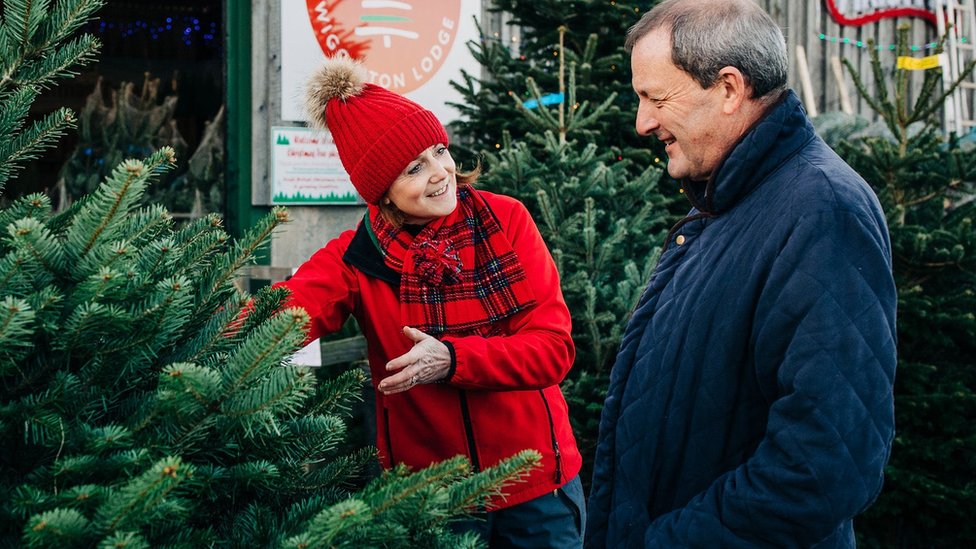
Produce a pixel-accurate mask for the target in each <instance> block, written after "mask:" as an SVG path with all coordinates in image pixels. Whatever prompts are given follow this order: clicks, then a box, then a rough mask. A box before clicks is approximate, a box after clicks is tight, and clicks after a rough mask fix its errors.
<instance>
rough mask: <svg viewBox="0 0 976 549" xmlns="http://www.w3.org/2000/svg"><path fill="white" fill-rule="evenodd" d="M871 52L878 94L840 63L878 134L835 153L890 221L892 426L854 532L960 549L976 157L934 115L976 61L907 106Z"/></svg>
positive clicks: (974, 450) (969, 430) (975, 337)
mask: <svg viewBox="0 0 976 549" xmlns="http://www.w3.org/2000/svg"><path fill="white" fill-rule="evenodd" d="M908 32H909V30H908V27H907V26H904V27H902V28H900V29H899V34H898V44H897V55H899V56H908V55H910V53H909V51H908V47H907V46H906V44H908ZM939 50H940V51H939V53H941V46H940V48H939ZM870 51H871V61H872V69H873V71H872V73H873V78H874V82H875V90H876V91H875V93H874V94H869V93H868V92H867V90H866V87H865V85H864V83H863V81H862V79H861V76H860V75H859V74H858V73H857V71H855V70H854V68H853V66H851V64H850V63H849V62H846V61H845V63H846V65H847V68H848V69H849V70H850V71H851V73H852V74H853V76H854V81H855V85H856V86H857V89H858V91H859V93H860V94H861V96H862V97H864V99H865V100H866V101H867V102H868V104H869V105H870V106H871V107H872V108H873V109H874V110H875V112H877V113H878V115H879V117H880V119H881V121H882V123H883V126H884V130H885V131H883V132H873V133H874V134H875V135H871V133H872V132H870V131H862V132H861V135H862V137H860V138H854V139H849V140H847V141H846V142H842V143H840V145H838V147H837V148H838V152H840V153H841V154H842V156H844V158H845V159H846V160H847V161H848V162H849V163H850V164H851V165H852V166H853V167H854V168H855V169H856V170H857V171H858V172H859V173H860V174H861V175H862V176H863V177H864V178H865V179H866V180H867V181H868V182H869V183H870V184H871V185H872V186H873V187H874V189H875V190H876V192H877V193H878V197H879V198H880V200H881V202H882V205H883V206H884V209H885V212H886V214H887V218H888V225H889V229H890V232H891V241H892V248H893V255H894V272H895V279H896V283H897V286H898V358H899V361H898V373H897V377H896V380H895V416H896V421H895V424H896V425H897V429H898V430H897V433H896V436H895V440H894V445H893V449H892V454H891V460H890V463H889V465H888V467H887V469H886V471H885V474H886V481H885V487H884V491H883V492H882V494H881V496H880V498H879V500H878V501H877V503H876V504H875V505H874V506H873V507H871V508H870V509H869V510H868V511H867V513H866V514H865V515H863V516H862V517H861V518H860V519H859V520H858V523H857V530H858V531H859V535H860V538H861V539H860V541H861V542H862V543H861V544H862V545H864V546H865V547H968V546H972V545H973V544H976V527H974V525H973V522H972V516H973V515H974V514H976V483H974V481H973V468H974V465H976V462H974V458H973V456H976V434H974V433H976V432H974V430H973V425H974V424H976V365H974V362H973V356H974V355H976V313H974V312H976V274H974V273H976V231H974V229H973V219H974V218H976V201H974V197H976V154H974V150H973V149H974V147H973V144H972V142H969V143H968V144H966V143H964V142H963V141H962V140H960V139H959V138H957V137H956V136H950V138H949V139H948V141H946V140H945V139H944V138H943V136H942V135H941V133H940V132H939V127H938V120H937V114H938V113H939V110H940V108H941V106H942V104H943V101H944V99H945V97H947V96H948V95H949V94H950V93H952V91H953V90H955V88H956V87H957V85H958V84H959V82H960V81H963V80H965V79H966V78H967V77H968V75H969V73H970V71H972V70H973V64H969V65H968V67H967V68H966V70H965V71H964V72H963V73H962V74H961V75H960V77H959V79H958V80H957V81H955V82H950V83H948V86H947V89H946V90H945V91H944V92H941V93H940V92H939V89H940V86H939V84H940V82H941V69H937V70H930V71H928V72H926V73H925V76H924V80H923V84H922V86H921V92H920V93H919V95H918V97H917V98H916V99H915V101H914V102H912V103H909V101H908V81H909V76H908V73H907V71H905V70H902V69H896V70H895V72H894V75H893V76H891V77H890V79H891V80H894V85H893V86H892V90H891V92H890V93H889V85H890V81H889V76H888V74H887V73H886V71H885V68H884V67H883V66H882V65H881V63H880V61H879V58H878V53H877V50H875V49H873V48H872V49H871V50H870Z"/></svg>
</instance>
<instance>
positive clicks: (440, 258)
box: [367, 187, 535, 335]
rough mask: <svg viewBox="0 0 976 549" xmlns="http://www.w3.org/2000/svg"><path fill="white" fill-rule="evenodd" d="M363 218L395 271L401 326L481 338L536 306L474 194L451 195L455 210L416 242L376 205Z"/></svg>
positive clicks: (485, 206)
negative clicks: (499, 323) (495, 325)
mask: <svg viewBox="0 0 976 549" xmlns="http://www.w3.org/2000/svg"><path fill="white" fill-rule="evenodd" d="M368 216H369V219H368V223H367V228H368V229H371V231H370V232H371V236H372V237H373V238H374V242H375V243H376V245H377V247H378V248H379V250H380V253H381V254H382V255H383V260H384V262H385V263H386V264H387V265H388V266H389V267H390V268H392V269H393V270H394V271H396V272H398V273H400V312H401V315H402V318H403V320H404V322H405V323H406V324H407V325H408V326H412V327H414V328H417V329H419V330H423V331H424V332H427V333H429V334H432V335H435V334H436V335H440V334H445V333H451V334H455V335H468V334H479V335H488V334H491V333H492V326H491V325H492V324H493V323H494V322H496V321H498V320H501V319H503V318H506V317H509V316H511V315H514V314H515V313H518V312H519V311H523V310H526V309H528V308H530V307H532V306H533V305H534V304H535V296H534V295H533V293H532V288H531V287H530V286H529V282H528V280H527V277H526V274H525V269H523V268H522V264H521V262H519V258H518V256H517V255H515V250H513V249H512V245H511V243H510V242H509V241H508V238H507V237H506V235H505V233H504V232H503V231H502V228H501V226H500V225H499V224H498V220H497V219H496V218H495V214H494V213H493V212H492V211H491V209H490V208H489V206H488V204H486V203H485V200H484V198H483V197H482V196H481V195H479V194H478V192H477V191H475V190H474V189H471V188H470V187H461V188H460V189H458V206H457V208H455V209H454V212H452V213H451V214H450V215H447V216H444V217H442V218H439V219H436V220H434V221H432V222H430V223H429V224H428V225H426V226H425V227H424V228H423V229H421V231H420V232H419V233H417V235H416V236H414V235H411V234H410V232H408V231H406V230H403V229H402V228H398V227H396V226H394V225H393V224H392V223H390V222H388V221H386V219H384V218H383V216H381V215H379V210H378V208H376V207H375V206H370V209H369V212H368Z"/></svg>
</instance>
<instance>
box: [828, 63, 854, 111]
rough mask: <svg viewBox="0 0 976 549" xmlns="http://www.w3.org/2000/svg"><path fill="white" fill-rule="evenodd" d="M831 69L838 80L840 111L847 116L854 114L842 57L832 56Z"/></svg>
mask: <svg viewBox="0 0 976 549" xmlns="http://www.w3.org/2000/svg"><path fill="white" fill-rule="evenodd" d="M830 68H831V69H833V72H834V79H835V80H837V94H838V95H839V96H840V110H841V111H843V112H844V113H845V114H854V107H853V106H852V105H851V98H850V96H849V95H848V94H847V82H846V81H845V80H844V67H843V66H841V63H840V57H837V56H836V55H831V56H830Z"/></svg>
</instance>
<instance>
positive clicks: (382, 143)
mask: <svg viewBox="0 0 976 549" xmlns="http://www.w3.org/2000/svg"><path fill="white" fill-rule="evenodd" d="M366 75H367V73H366V68H365V67H363V65H362V64H361V63H359V62H358V61H355V60H353V59H350V58H348V57H338V56H337V57H333V58H330V59H326V60H325V62H324V63H323V64H322V67H321V68H319V69H318V70H316V71H315V72H314V73H313V74H312V76H311V77H310V78H309V80H308V83H307V84H306V86H305V113H306V116H307V117H308V120H309V125H311V126H312V127H314V128H318V129H321V130H329V132H331V133H332V139H333V141H335V145H336V149H337V150H338V152H339V160H341V161H342V167H343V168H345V169H346V172H347V173H348V174H349V179H350V180H351V181H352V184H353V186H354V187H356V190H357V191H358V192H359V194H360V195H361V196H362V197H363V199H364V200H365V201H366V202H367V203H369V204H379V201H380V200H381V199H382V198H383V195H385V194H386V191H387V190H389V188H390V185H392V184H393V181H395V180H396V178H397V176H399V175H400V173H402V172H403V170H404V168H406V167H407V164H409V163H410V162H411V161H413V159H414V158H416V157H417V155H419V154H420V153H421V152H423V151H424V150H425V149H427V148H429V147H432V146H434V145H437V144H438V143H441V144H443V145H448V144H449V143H448V139H447V132H446V131H445V130H444V125H443V124H441V123H440V121H438V120H437V117H436V116H434V113H432V112H430V111H429V110H427V109H425V108H423V107H421V106H420V105H418V104H416V103H414V102H413V101H411V100H409V99H407V98H406V97H403V96H402V95H400V94H397V93H393V92H391V91H389V90H387V89H385V88H381V87H379V86H376V85H374V84H370V83H369V82H366Z"/></svg>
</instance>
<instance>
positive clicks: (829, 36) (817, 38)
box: [757, 0, 936, 118]
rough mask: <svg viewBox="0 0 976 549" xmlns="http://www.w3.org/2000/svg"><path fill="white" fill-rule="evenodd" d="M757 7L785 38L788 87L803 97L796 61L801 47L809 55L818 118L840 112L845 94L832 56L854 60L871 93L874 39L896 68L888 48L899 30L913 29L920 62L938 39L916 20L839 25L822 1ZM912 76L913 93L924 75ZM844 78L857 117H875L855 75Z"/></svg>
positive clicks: (788, 0)
mask: <svg viewBox="0 0 976 549" xmlns="http://www.w3.org/2000/svg"><path fill="white" fill-rule="evenodd" d="M757 2H758V3H759V4H760V5H761V6H762V7H763V8H765V9H766V11H768V12H769V14H770V15H771V16H772V18H773V20H774V21H776V22H777V23H778V24H779V25H780V27H781V28H782V29H783V32H784V34H785V35H786V43H787V46H788V47H789V53H790V85H791V87H793V88H794V89H795V90H797V93H800V92H801V86H800V82H801V80H800V75H799V68H798V66H799V63H797V59H796V55H797V46H798V45H800V46H803V48H804V49H805V50H806V55H807V65H808V66H809V67H810V79H811V81H812V83H813V88H814V95H815V104H816V108H817V111H818V112H820V113H823V112H827V111H839V110H841V104H842V103H841V92H840V88H839V86H838V80H837V77H836V76H835V71H834V70H833V68H832V67H831V63H832V61H831V57H835V56H836V57H838V58H839V59H844V58H847V59H848V60H850V61H851V64H853V65H854V67H856V68H857V69H858V71H859V72H860V73H861V76H862V79H863V80H864V82H865V84H866V85H867V88H868V89H869V90H871V91H873V90H874V79H873V77H872V75H871V65H870V54H869V52H868V48H867V43H868V40H873V41H874V43H875V47H880V48H881V51H880V57H881V61H882V64H883V65H884V66H886V67H889V68H893V67H894V66H895V52H894V51H893V50H892V49H890V46H892V45H894V44H895V40H896V38H897V29H898V26H899V25H901V24H908V25H909V26H910V27H911V32H910V37H911V38H910V42H911V45H915V46H918V47H919V48H920V49H919V51H918V52H915V54H914V55H915V56H918V57H920V56H922V55H925V54H926V53H928V50H927V49H926V46H927V44H929V43H931V42H933V41H934V40H935V39H936V29H935V27H934V26H932V25H931V24H929V23H928V22H927V21H925V20H924V19H920V18H917V17H899V18H889V19H881V20H879V21H877V22H874V23H868V24H866V25H861V26H850V25H840V24H838V23H837V22H836V21H834V19H833V18H832V17H831V16H830V13H829V12H828V11H827V8H826V6H825V3H824V0H757ZM910 77H911V82H912V88H911V89H913V90H917V88H918V87H919V86H920V85H921V80H922V78H921V77H922V74H921V71H912V72H911V73H910ZM843 78H844V81H843V82H844V84H845V87H846V89H847V93H848V96H849V99H850V102H851V105H852V107H853V110H854V112H855V113H857V114H861V115H863V116H866V117H868V118H874V117H875V116H874V113H873V112H872V111H871V109H870V107H868V105H867V103H866V102H864V101H863V100H862V99H861V98H860V97H858V95H857V92H856V90H855V89H854V85H853V81H852V79H851V75H850V73H849V72H848V71H847V69H846V68H845V69H844V71H843ZM801 97H802V94H801ZM913 97H914V94H911V95H910V99H911V98H913Z"/></svg>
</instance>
